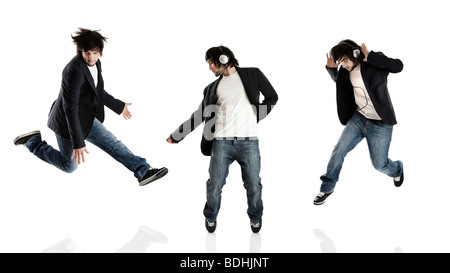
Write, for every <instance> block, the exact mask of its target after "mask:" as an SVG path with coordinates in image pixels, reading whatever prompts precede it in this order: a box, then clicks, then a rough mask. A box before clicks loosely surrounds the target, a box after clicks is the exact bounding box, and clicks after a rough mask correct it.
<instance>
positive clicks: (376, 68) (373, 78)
mask: <svg viewBox="0 0 450 273" xmlns="http://www.w3.org/2000/svg"><path fill="white" fill-rule="evenodd" d="M326 69H327V71H328V73H329V74H330V76H331V78H332V79H333V80H334V81H335V82H336V101H337V108H338V116H339V120H340V122H341V123H342V124H343V125H346V124H347V122H348V121H349V120H350V118H351V117H352V115H353V114H354V113H355V111H356V109H357V105H356V102H355V94H354V92H353V86H352V83H351V82H350V74H349V71H348V70H347V69H345V68H343V67H341V68H340V69H339V71H338V69H337V68H330V67H326ZM402 70H403V63H402V61H400V60H399V59H392V58H388V57H386V56H385V55H384V54H383V53H381V52H374V51H371V52H370V53H369V56H368V57H367V62H362V63H361V75H362V78H363V81H364V85H365V86H366V89H367V93H368V94H369V97H370V99H371V100H372V103H373V106H374V107H375V110H376V111H377V113H378V115H379V116H380V118H381V119H382V120H383V122H385V123H387V124H390V125H395V124H397V119H396V117H395V112H394V107H393V106H392V102H391V97H390V95H389V91H388V88H387V77H388V75H389V73H398V72H401V71H402Z"/></svg>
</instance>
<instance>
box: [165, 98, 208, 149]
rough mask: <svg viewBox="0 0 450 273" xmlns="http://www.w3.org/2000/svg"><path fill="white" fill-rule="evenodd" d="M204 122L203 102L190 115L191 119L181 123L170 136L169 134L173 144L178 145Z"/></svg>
mask: <svg viewBox="0 0 450 273" xmlns="http://www.w3.org/2000/svg"><path fill="white" fill-rule="evenodd" d="M203 120H204V117H203V101H202V103H200V106H199V107H198V108H197V110H195V111H194V113H192V115H191V117H190V118H189V119H188V120H186V121H185V122H183V123H182V124H181V125H180V126H179V127H178V129H176V130H175V131H174V132H173V133H172V134H170V137H171V138H172V140H173V142H175V143H178V142H180V141H182V140H183V139H184V138H185V137H186V136H187V135H189V134H190V133H191V132H192V131H194V130H195V128H197V127H198V126H199V125H200V124H202V122H203Z"/></svg>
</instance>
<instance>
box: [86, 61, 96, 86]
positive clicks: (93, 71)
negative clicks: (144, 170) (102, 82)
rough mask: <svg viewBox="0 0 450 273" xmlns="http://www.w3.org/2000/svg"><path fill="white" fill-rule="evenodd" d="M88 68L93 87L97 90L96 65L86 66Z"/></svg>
mask: <svg viewBox="0 0 450 273" xmlns="http://www.w3.org/2000/svg"><path fill="white" fill-rule="evenodd" d="M87 67H88V68H89V71H91V75H92V78H94V85H95V88H97V82H98V69H97V65H93V66H89V65H88V66H87Z"/></svg>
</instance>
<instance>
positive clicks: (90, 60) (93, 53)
mask: <svg viewBox="0 0 450 273" xmlns="http://www.w3.org/2000/svg"><path fill="white" fill-rule="evenodd" d="M99 57H100V51H99V50H98V49H92V50H83V59H84V61H85V62H86V63H87V65H89V66H94V65H95V63H96V62H97V61H98V58H99Z"/></svg>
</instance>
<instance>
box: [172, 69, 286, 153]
mask: <svg viewBox="0 0 450 273" xmlns="http://www.w3.org/2000/svg"><path fill="white" fill-rule="evenodd" d="M236 70H237V72H238V73H239V76H240V78H241V80H242V83H243V85H244V89H245V92H246V93H247V96H248V98H249V100H250V103H251V104H252V105H253V106H254V107H255V109H256V116H257V117H256V118H257V122H259V121H260V120H262V119H264V118H265V117H266V116H267V115H268V114H269V113H270V111H271V110H272V108H273V107H274V106H275V104H276V103H277V101H278V94H277V93H276V91H275V89H274V88H273V87H272V85H271V84H270V82H269V80H268V79H267V78H266V76H265V75H264V74H263V73H262V72H261V70H259V69H258V68H240V67H236ZM221 79H222V76H220V77H219V78H218V79H217V80H215V81H214V82H212V83H211V84H209V85H208V86H207V87H206V88H205V90H204V91H203V100H202V102H201V103H200V106H199V107H198V109H197V110H196V111H195V112H194V113H193V114H192V115H191V117H190V118H189V119H188V120H186V121H185V122H184V123H183V124H181V125H180V126H179V127H178V129H177V130H175V131H174V132H173V133H172V134H171V135H170V136H171V137H172V139H173V141H174V142H175V143H178V142H180V141H181V140H183V139H184V138H185V137H186V136H187V135H188V134H189V133H191V132H192V131H194V130H195V128H197V127H198V126H199V125H200V124H201V123H203V122H205V126H204V128H203V135H202V141H201V151H202V153H203V154H204V155H206V156H209V155H211V146H212V140H213V138H214V130H215V120H216V114H215V113H217V111H218V110H219V106H218V105H216V104H217V86H218V84H219V82H220V80H221ZM260 94H263V96H264V100H263V101H262V102H260Z"/></svg>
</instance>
